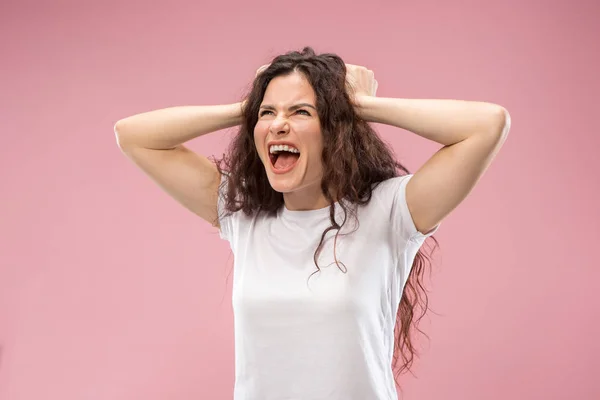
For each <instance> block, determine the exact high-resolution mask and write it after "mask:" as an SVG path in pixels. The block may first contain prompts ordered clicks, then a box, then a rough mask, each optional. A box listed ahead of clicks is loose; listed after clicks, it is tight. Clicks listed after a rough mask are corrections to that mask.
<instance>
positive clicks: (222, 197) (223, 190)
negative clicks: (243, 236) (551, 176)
mask: <svg viewBox="0 0 600 400" xmlns="http://www.w3.org/2000/svg"><path fill="white" fill-rule="evenodd" d="M228 178H229V175H228V174H226V173H225V172H223V173H222V174H221V183H220V185H219V196H218V199H217V213H218V221H219V226H220V228H219V235H220V236H221V239H225V240H227V241H229V242H231V234H232V232H233V227H232V225H233V221H232V216H231V214H230V213H227V210H226V209H225V205H226V194H227V186H228ZM227 214H229V215H227Z"/></svg>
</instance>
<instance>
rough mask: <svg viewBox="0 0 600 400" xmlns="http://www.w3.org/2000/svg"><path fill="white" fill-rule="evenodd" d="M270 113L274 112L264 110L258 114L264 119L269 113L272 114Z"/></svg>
mask: <svg viewBox="0 0 600 400" xmlns="http://www.w3.org/2000/svg"><path fill="white" fill-rule="evenodd" d="M270 112H272V111H271V110H263V111H261V112H260V113H259V114H258V116H259V117H262V116H263V115H266V114H267V113H270Z"/></svg>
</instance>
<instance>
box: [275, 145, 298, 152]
mask: <svg viewBox="0 0 600 400" xmlns="http://www.w3.org/2000/svg"><path fill="white" fill-rule="evenodd" d="M277 151H289V152H290V153H300V151H299V150H298V149H297V148H295V147H291V146H288V145H286V144H279V145H273V146H271V148H270V149H269V153H271V154H273V153H275V152H277Z"/></svg>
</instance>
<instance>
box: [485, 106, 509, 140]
mask: <svg viewBox="0 0 600 400" xmlns="http://www.w3.org/2000/svg"><path fill="white" fill-rule="evenodd" d="M490 119H491V121H492V124H491V131H492V133H493V134H494V135H496V136H498V138H500V139H502V140H503V139H505V138H506V136H508V132H509V131H510V122H511V119H510V114H509V112H508V110H507V109H506V108H504V107H502V106H496V107H494V111H493V113H492V117H491V118H490Z"/></svg>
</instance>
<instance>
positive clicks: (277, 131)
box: [269, 117, 290, 135]
mask: <svg viewBox="0 0 600 400" xmlns="http://www.w3.org/2000/svg"><path fill="white" fill-rule="evenodd" d="M289 129H290V126H289V124H288V122H287V120H286V119H285V118H281V117H277V118H275V119H274V120H273V122H272V123H271V126H270V127H269V132H271V133H272V134H274V135H285V134H286V133H288V132H289Z"/></svg>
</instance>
